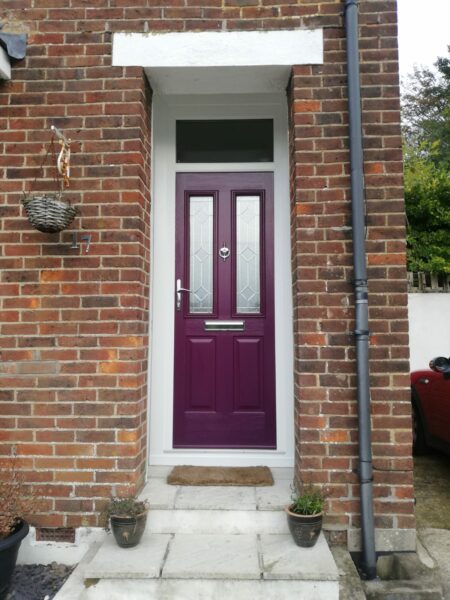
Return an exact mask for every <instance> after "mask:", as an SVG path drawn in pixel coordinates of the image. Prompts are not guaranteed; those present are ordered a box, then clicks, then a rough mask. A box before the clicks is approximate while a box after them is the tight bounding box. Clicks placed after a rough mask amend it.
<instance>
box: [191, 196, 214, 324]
mask: <svg viewBox="0 0 450 600" xmlns="http://www.w3.org/2000/svg"><path fill="white" fill-rule="evenodd" d="M213 224H214V198H213V196H190V198H189V289H190V294H189V307H190V311H191V313H206V314H208V313H211V312H212V309H213Z"/></svg>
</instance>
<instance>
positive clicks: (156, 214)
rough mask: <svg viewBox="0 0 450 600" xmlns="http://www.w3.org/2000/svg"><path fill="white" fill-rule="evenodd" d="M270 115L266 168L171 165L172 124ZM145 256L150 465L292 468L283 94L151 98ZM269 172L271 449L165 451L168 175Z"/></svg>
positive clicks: (171, 186)
mask: <svg viewBox="0 0 450 600" xmlns="http://www.w3.org/2000/svg"><path fill="white" fill-rule="evenodd" d="M218 118H220V119H231V118H272V119H273V120H274V162H273V163H236V164H235V163H225V164H222V163H220V164H218V163H208V164H203V163H202V164H186V163H184V164H177V163H176V160H175V123H176V120H177V119H218ZM152 138H153V144H152V154H153V156H152V251H151V265H152V273H151V288H150V289H151V298H150V307H151V320H150V323H151V331H150V368H149V375H150V376H149V411H148V414H149V420H150V426H149V463H150V464H151V465H176V464H192V465H216V466H223V465H229V466H249V465H262V464H264V465H268V466H272V467H277V466H278V467H291V466H293V464H294V376H293V360H294V354H293V309H292V275H291V232H290V201H289V160H288V122H287V99H286V95H285V94H283V93H277V94H257V95H255V94H249V95H237V94H229V95H206V94H202V95H195V96H183V95H176V96H175V95H174V96H169V95H160V96H158V95H154V96H153V106H152ZM194 171H198V172H207V171H210V172H213V171H224V172H226V171H230V172H231V171H241V172H242V171H249V172H253V171H273V172H274V186H275V189H274V192H275V195H274V198H275V202H274V205H275V214H274V226H275V232H274V233H275V247H274V250H275V256H274V258H275V280H274V285H275V364H276V394H277V413H276V414H277V449H276V450H226V449H225V450H222V449H221V450H217V449H211V450H207V449H206V450H205V449H198V450H193V449H186V450H185V449H173V448H172V429H173V376H174V295H175V291H174V290H175V175H176V173H177V172H194Z"/></svg>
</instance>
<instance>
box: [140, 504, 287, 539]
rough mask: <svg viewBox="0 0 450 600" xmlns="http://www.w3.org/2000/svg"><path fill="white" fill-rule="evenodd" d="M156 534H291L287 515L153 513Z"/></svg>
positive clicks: (150, 524) (151, 526)
mask: <svg viewBox="0 0 450 600" xmlns="http://www.w3.org/2000/svg"><path fill="white" fill-rule="evenodd" d="M147 530H148V531H151V532H152V533H183V534H184V533H199V534H201V533H214V534H223V533H229V534H238V533H241V534H251V533H255V534H256V533H266V534H275V533H288V532H289V529H288V525H287V519H286V515H285V513H284V511H282V510H279V511H257V510H254V511H240V510H227V511H219V510H181V509H177V510H152V509H150V511H149V513H148V517H147Z"/></svg>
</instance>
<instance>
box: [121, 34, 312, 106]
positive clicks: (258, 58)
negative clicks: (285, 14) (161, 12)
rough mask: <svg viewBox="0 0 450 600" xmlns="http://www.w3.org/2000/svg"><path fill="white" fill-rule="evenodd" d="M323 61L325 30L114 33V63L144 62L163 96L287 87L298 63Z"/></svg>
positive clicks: (274, 89)
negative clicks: (292, 69) (292, 71)
mask: <svg viewBox="0 0 450 600" xmlns="http://www.w3.org/2000/svg"><path fill="white" fill-rule="evenodd" d="M322 63H323V31H322V29H314V30H310V29H295V30H286V31H224V32H215V31H214V32H210V31H204V32H181V33H151V34H145V33H115V34H114V37H113V66H142V67H144V68H145V71H146V73H147V75H148V77H149V79H150V83H151V85H152V88H153V90H154V91H156V92H160V93H164V94H192V93H196V94H207V93H214V94H224V93H228V94H230V93H261V92H264V93H269V92H278V91H284V89H285V88H286V85H287V82H288V79H289V76H290V73H291V68H292V66H293V65H305V64H310V65H312V64H322Z"/></svg>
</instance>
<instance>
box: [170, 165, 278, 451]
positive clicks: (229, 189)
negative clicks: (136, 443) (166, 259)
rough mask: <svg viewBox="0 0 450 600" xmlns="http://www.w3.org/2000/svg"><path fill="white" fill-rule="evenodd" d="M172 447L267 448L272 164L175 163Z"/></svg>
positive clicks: (271, 437)
mask: <svg viewBox="0 0 450 600" xmlns="http://www.w3.org/2000/svg"><path fill="white" fill-rule="evenodd" d="M176 203H177V208H176V281H175V285H174V293H175V302H174V309H175V372H174V438H173V444H174V447H175V448H266V449H273V448H276V423H275V412H276V411H275V349H274V306H273V297H274V293H273V174H272V173H180V174H178V175H177V198H176Z"/></svg>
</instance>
